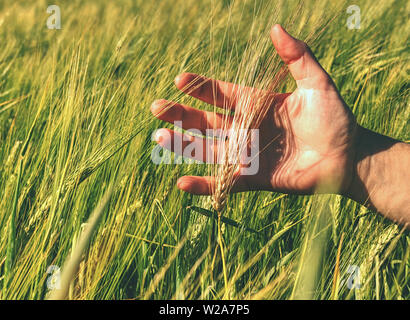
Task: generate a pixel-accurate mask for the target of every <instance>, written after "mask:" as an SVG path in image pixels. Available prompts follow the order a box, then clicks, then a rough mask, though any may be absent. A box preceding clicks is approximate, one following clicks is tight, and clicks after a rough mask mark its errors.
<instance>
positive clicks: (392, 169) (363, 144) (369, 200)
mask: <svg viewBox="0 0 410 320" xmlns="http://www.w3.org/2000/svg"><path fill="white" fill-rule="evenodd" d="M355 149H356V159H355V161H354V172H353V179H352V182H351V185H350V188H349V189H348V190H347V191H346V193H345V194H344V195H345V196H347V197H349V198H351V199H353V200H355V201H357V202H359V203H361V204H363V205H365V206H367V207H368V208H370V209H372V210H375V211H377V212H379V213H381V214H383V215H384V216H386V217H387V218H389V219H391V220H393V221H396V222H398V223H401V224H404V225H407V226H409V225H410V201H409V200H410V199H409V198H410V171H409V169H410V145H408V144H406V143H403V142H400V141H398V140H395V139H392V138H389V137H386V136H383V135H381V134H378V133H376V132H373V131H370V130H367V129H365V128H363V127H359V128H358V135H357V141H356V148H355Z"/></svg>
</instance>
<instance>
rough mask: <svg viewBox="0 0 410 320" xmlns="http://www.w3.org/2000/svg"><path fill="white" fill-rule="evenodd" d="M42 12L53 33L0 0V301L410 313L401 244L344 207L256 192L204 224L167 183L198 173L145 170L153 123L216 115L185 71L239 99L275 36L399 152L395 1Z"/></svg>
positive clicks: (406, 239) (189, 0)
mask: <svg viewBox="0 0 410 320" xmlns="http://www.w3.org/2000/svg"><path fill="white" fill-rule="evenodd" d="M54 4H55V5H58V7H59V8H60V11H61V28H57V29H52V28H51V29H50V28H49V27H48V26H49V25H48V23H49V18H50V16H51V15H52V13H51V12H47V7H48V6H49V5H50V4H49V3H48V2H46V1H41V0H39V1H14V0H3V1H0V28H1V32H0V299H46V298H48V297H53V298H67V299H410V234H409V232H408V230H405V229H403V228H402V227H401V226H400V225H397V224H394V223H393V222H390V221H389V220H387V219H385V218H384V217H383V216H381V215H379V214H377V213H375V212H372V211H371V210H369V209H367V208H365V207H363V206H361V205H359V204H358V203H355V202H354V201H352V200H350V199H347V198H344V197H342V196H338V195H319V194H317V195H312V196H303V195H289V194H282V193H275V192H266V191H263V192H241V193H236V194H231V195H229V196H228V198H227V199H226V205H225V209H224V212H223V219H222V220H218V219H217V218H216V216H214V215H212V213H213V211H212V199H211V197H209V196H197V195H191V194H188V193H185V192H183V191H181V190H180V189H178V188H177V186H176V181H177V179H178V178H179V177H181V176H183V175H206V174H207V173H209V171H210V170H211V169H210V165H206V164H201V163H195V162H194V161H189V160H188V159H186V158H182V157H179V156H175V155H174V154H172V153H170V152H169V151H161V152H163V155H166V156H167V157H169V159H171V161H169V162H170V163H161V164H156V163H154V161H153V160H152V155H153V153H154V152H156V151H158V149H156V148H157V147H156V146H157V144H156V142H155V141H154V139H153V134H154V133H155V130H156V129H158V128H160V127H166V128H172V126H171V125H169V124H166V123H165V122H162V121H160V120H158V119H156V118H155V117H154V116H153V115H152V113H151V111H150V106H151V104H152V103H153V101H155V100H157V99H168V100H174V101H177V102H180V103H184V104H189V105H191V106H193V107H196V108H198V109H202V110H208V111H212V110H214V109H213V107H212V106H209V105H207V104H205V103H203V102H200V101H199V100H195V99H193V98H192V97H190V96H188V95H185V94H183V93H182V92H181V91H179V90H178V89H177V88H176V87H175V84H174V78H175V77H176V76H177V75H178V74H180V73H182V72H194V73H198V74H202V75H206V76H208V77H212V78H217V79H222V80H225V81H231V82H243V83H245V84H249V85H252V84H253V83H254V78H252V77H253V74H249V70H250V69H252V70H256V71H255V73H258V72H261V71H260V69H261V68H263V67H264V62H265V61H266V59H267V57H274V58H275V59H276V58H277V56H276V53H275V50H274V47H273V45H272V42H271V40H270V38H269V30H270V28H271V27H272V26H273V25H274V24H276V23H280V24H281V25H283V26H284V27H285V28H286V29H287V30H288V31H289V33H290V34H292V35H293V36H294V37H297V38H299V39H301V40H303V41H306V42H307V43H308V44H309V46H310V47H311V49H312V51H313V52H314V54H315V55H316V57H317V59H318V61H319V62H320V63H321V65H322V66H323V67H324V69H325V70H326V71H327V72H328V73H329V74H330V75H331V76H332V78H333V80H334V82H335V84H336V86H337V88H338V89H339V91H340V93H341V95H342V96H343V98H344V100H345V101H346V103H347V105H348V106H349V107H350V108H351V110H352V112H353V114H354V116H355V117H356V118H357V121H358V123H359V124H360V125H362V126H364V127H366V128H368V129H371V130H373V131H376V132H379V133H381V134H385V135H388V136H391V137H394V138H397V139H400V140H402V141H409V140H410V123H409V119H410V107H409V93H410V91H409V65H410V64H409V52H410V51H409V34H410V20H409V19H408V17H409V13H410V2H409V1H406V0H396V1H393V0H376V1H375V0H357V1H354V2H351V1H331V0H318V1H313V0H305V1H294V0H291V1H286V0H274V1H273V0H272V1H268V0H266V1H264V0H260V1H259V0H244V1H239V0H231V1H230V0H223V1H222V0H221V1H218V0H201V1H197V0H172V1H171V0H161V1H159V0H152V1H143V0H118V1H108V0H84V1H80V0H72V1H68V0H67V1H58V3H57V2H56V3H54ZM349 5H356V6H358V7H359V8H360V28H357V29H356V28H353V29H350V28H348V25H347V20H348V19H349V16H351V13H348V12H347V11H346V8H347V7H349ZM275 61H276V60H275ZM278 61H279V60H278ZM272 77H273V75H272ZM295 86H296V85H295V81H294V80H293V79H292V78H291V77H289V76H288V77H286V78H284V79H283V80H282V81H281V83H280V85H279V89H280V91H281V92H290V91H292V90H293V89H294V88H295ZM386 170H388V168H386ZM217 220H218V221H217ZM217 238H218V239H217ZM219 240H221V242H223V248H224V250H219V249H220V248H219V246H218V243H217V242H219ZM221 252H223V254H221ZM56 292H57V293H56ZM59 292H60V293H59ZM61 292H63V293H61Z"/></svg>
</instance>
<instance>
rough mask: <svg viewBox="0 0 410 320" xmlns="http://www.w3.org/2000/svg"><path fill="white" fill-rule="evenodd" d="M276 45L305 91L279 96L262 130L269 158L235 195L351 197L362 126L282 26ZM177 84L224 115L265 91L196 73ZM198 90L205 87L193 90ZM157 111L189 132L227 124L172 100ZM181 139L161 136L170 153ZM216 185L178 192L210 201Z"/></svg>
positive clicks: (264, 155)
mask: <svg viewBox="0 0 410 320" xmlns="http://www.w3.org/2000/svg"><path fill="white" fill-rule="evenodd" d="M271 38H272V42H273V44H274V46H275V48H276V50H277V52H278V54H279V56H280V57H281V58H282V60H283V61H284V62H285V63H286V64H287V65H288V68H289V71H290V73H291V75H292V76H293V78H294V79H295V80H296V83H297V89H296V90H295V91H294V92H292V93H285V94H278V95H276V97H275V99H274V101H273V102H272V103H271V104H270V106H269V111H268V112H267V113H266V116H265V117H264V119H263V120H262V122H261V124H260V127H259V139H260V142H259V144H260V149H261V150H263V151H262V152H261V153H260V155H259V170H258V173H257V174H256V175H246V176H245V175H243V176H240V177H238V179H236V182H235V185H234V186H233V188H232V191H233V192H238V191H247V190H271V191H279V192H285V193H297V194H311V193H314V192H322V193H343V192H345V190H346V189H347V188H349V185H350V183H351V180H352V174H353V166H354V157H355V150H354V143H355V136H356V121H355V119H354V117H353V115H352V113H351V111H350V110H349V108H348V107H347V106H346V104H345V102H344V101H343V99H342V98H341V97H340V95H339V93H338V91H337V89H336V87H335V85H334V83H333V81H332V79H331V78H330V77H329V75H328V74H327V73H326V71H325V70H324V69H323V68H322V67H321V66H320V64H319V63H318V62H317V60H316V59H315V57H314V55H313V53H312V52H311V50H310V49H309V47H308V46H307V45H306V44H305V43H303V42H302V41H300V40H297V39H294V38H293V37H291V36H290V35H289V34H288V33H287V32H286V31H285V30H284V29H283V28H282V27H281V26H280V25H275V26H274V27H273V28H272V30H271ZM175 83H176V86H177V87H178V88H179V89H180V90H183V91H184V92H186V93H188V94H190V95H191V96H193V97H195V98H197V99H200V100H202V101H204V102H206V103H209V104H214V103H215V104H216V106H219V107H223V106H224V105H226V104H228V105H229V106H232V108H233V109H234V108H235V100H236V101H237V100H238V96H240V95H241V94H243V95H245V94H249V92H252V94H254V93H255V92H257V91H258V89H251V90H248V89H249V88H243V87H240V86H238V85H235V84H232V83H226V82H223V81H219V80H213V79H208V78H205V77H203V76H199V75H195V74H189V73H184V74H182V75H180V76H178V77H177V78H176V80H175ZM193 83H196V84H198V83H200V85H198V86H196V87H195V89H194V90H191V89H190V88H192V87H193V86H192V85H190V84H193ZM227 101H228V103H226V102H227ZM151 111H152V112H153V114H154V115H155V116H157V117H158V118H159V119H161V120H164V121H167V122H170V123H173V122H174V121H181V123H182V127H183V128H184V129H191V128H196V129H200V130H201V131H204V130H205V129H207V128H211V127H213V128H220V127H221V126H222V121H223V120H222V119H223V117H222V115H221V114H218V113H213V112H205V111H200V110H197V109H194V108H191V107H189V106H184V105H181V104H177V103H174V102H169V101H166V100H158V101H155V102H154V104H153V105H152V107H151ZM176 135H179V133H176V132H173V131H171V130H168V129H161V130H159V131H158V132H157V141H158V142H159V143H160V144H161V145H162V146H172V145H173V141H167V139H174V138H175V136H176ZM191 139H192V140H195V139H200V138H197V137H191ZM272 141H273V143H272ZM171 149H172V147H171ZM173 151H174V150H173ZM212 183H213V178H212V177H195V176H185V177H182V178H180V179H179V180H178V183H177V185H178V187H179V188H180V189H182V190H184V191H187V192H190V193H194V194H201V195H207V194H210V192H211V190H212V187H211V184H212Z"/></svg>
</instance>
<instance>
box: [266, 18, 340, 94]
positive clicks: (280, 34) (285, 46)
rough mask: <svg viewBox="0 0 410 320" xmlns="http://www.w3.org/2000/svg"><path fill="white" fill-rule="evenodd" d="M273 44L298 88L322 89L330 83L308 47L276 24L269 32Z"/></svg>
mask: <svg viewBox="0 0 410 320" xmlns="http://www.w3.org/2000/svg"><path fill="white" fill-rule="evenodd" d="M270 36H271V39H272V42H273V45H274V46H275V48H276V51H277V52H278V54H279V56H280V57H281V58H282V60H283V62H285V63H286V64H287V65H288V68H289V71H290V73H291V74H292V76H293V78H294V79H295V80H296V82H297V85H298V87H299V88H305V89H311V88H315V89H324V88H327V87H328V86H329V85H332V80H331V79H330V77H329V75H328V74H327V73H326V71H325V70H324V69H323V68H322V67H321V65H320V64H319V62H318V61H317V60H316V58H315V56H314V55H313V53H312V51H311V50H310V48H309V47H308V46H307V45H306V43H304V42H303V41H301V40H298V39H295V38H293V37H292V36H291V35H290V34H289V33H287V32H286V31H285V29H283V28H282V26H281V25H279V24H276V25H274V26H273V27H272V30H271V33H270Z"/></svg>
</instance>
